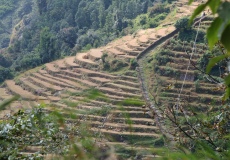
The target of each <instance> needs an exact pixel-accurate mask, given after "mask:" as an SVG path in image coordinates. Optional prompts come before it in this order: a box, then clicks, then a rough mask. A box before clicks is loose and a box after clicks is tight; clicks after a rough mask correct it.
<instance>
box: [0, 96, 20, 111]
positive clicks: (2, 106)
mask: <svg viewBox="0 0 230 160" xmlns="http://www.w3.org/2000/svg"><path fill="white" fill-rule="evenodd" d="M17 99H19V96H13V97H11V98H9V99H6V100H4V101H3V102H1V103H0V111H1V110H4V109H5V108H6V107H7V106H8V105H9V104H10V103H12V102H13V101H15V100H17Z"/></svg>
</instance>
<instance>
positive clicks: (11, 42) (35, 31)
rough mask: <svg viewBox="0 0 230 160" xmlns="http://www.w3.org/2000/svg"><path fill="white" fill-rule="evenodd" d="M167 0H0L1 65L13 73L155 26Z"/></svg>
mask: <svg viewBox="0 0 230 160" xmlns="http://www.w3.org/2000/svg"><path fill="white" fill-rule="evenodd" d="M169 2H170V3H171V1H169ZM168 4H169V3H168V2H164V3H158V2H153V1H151V0H132V1H130V0H129V1H128V0H127V1H121V0H106V1H105V0H99V1H92V0H88V1H87V0H84V1H83V0H77V1H73V0H66V1H60V0H33V1H26V0H19V1H14V0H11V1H3V3H2V4H1V10H0V16H1V18H2V21H1V24H0V25H1V31H0V36H1V40H0V48H2V49H1V59H0V67H1V71H2V70H3V68H2V67H4V68H10V69H11V73H13V74H16V73H18V72H20V71H23V70H26V69H29V68H33V67H36V66H39V65H41V64H44V63H46V62H50V61H52V60H55V59H58V58H60V57H64V56H69V55H74V54H75V53H76V52H78V51H82V50H88V49H90V48H92V47H99V46H101V45H105V44H107V43H108V42H110V41H111V40H113V39H115V38H117V37H120V36H123V35H126V34H128V33H132V32H134V31H135V30H137V29H140V28H143V27H156V26H158V25H159V21H160V20H162V19H164V18H165V17H166V14H167V13H169V12H170V8H169V5H168ZM95 6H97V7H95ZM154 6H155V8H154ZM148 10H149V12H148V13H147V11H148ZM159 13H160V14H159ZM156 14H158V15H157V16H156ZM139 15H140V17H137V16H139ZM136 17H137V18H136ZM46 45H47V46H46ZM2 72H3V71H2ZM9 77H10V76H8V77H3V79H4V78H9ZM1 81H2V80H1Z"/></svg>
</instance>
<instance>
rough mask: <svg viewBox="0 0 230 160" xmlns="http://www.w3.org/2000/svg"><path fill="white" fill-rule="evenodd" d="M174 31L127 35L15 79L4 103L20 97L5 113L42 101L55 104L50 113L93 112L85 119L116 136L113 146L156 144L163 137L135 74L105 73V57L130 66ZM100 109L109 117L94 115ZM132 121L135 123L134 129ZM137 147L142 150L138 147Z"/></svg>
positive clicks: (8, 86)
mask: <svg viewBox="0 0 230 160" xmlns="http://www.w3.org/2000/svg"><path fill="white" fill-rule="evenodd" d="M174 30H175V28H174V27H173V26H167V27H165V28H160V29H149V30H146V31H140V32H139V33H138V34H136V35H135V37H134V36H132V35H128V36H125V37H123V38H121V39H119V40H116V41H114V42H112V43H110V44H109V45H107V46H105V47H102V48H98V49H91V50H90V51H88V52H86V53H77V54H76V56H74V57H67V58H65V59H62V60H58V61H54V62H51V63H48V64H45V66H44V67H40V68H38V69H35V70H33V71H28V72H27V73H25V74H24V75H21V76H20V77H19V78H17V79H15V80H7V81H6V82H5V87H4V88H1V91H2V92H1V95H0V97H1V99H5V98H7V97H10V96H11V95H15V94H18V95H21V99H20V100H19V101H16V102H14V103H12V104H11V106H10V107H9V108H7V109H6V110H5V111H4V112H3V113H4V114H6V113H13V112H16V111H17V110H18V109H21V107H28V108H30V107H33V105H38V104H40V103H45V104H51V105H50V106H49V107H47V109H48V110H54V109H55V110H58V111H60V112H63V113H68V112H69V111H71V112H72V113H73V112H74V113H76V114H78V115H82V116H84V114H86V113H87V112H89V113H87V115H85V116H87V119H88V121H89V122H90V124H91V125H92V127H91V130H93V131H95V132H98V129H100V132H102V133H104V134H105V135H109V136H110V137H112V141H111V142H108V143H109V144H112V145H119V146H123V147H125V148H127V150H130V149H132V146H133V144H132V143H133V141H135V143H137V144H138V143H139V144H141V142H140V141H143V143H148V141H149V140H150V141H153V140H154V139H157V138H159V137H160V133H159V130H158V129H157V127H156V125H155V123H154V121H153V120H152V118H151V117H150V116H149V115H148V114H146V113H147V112H148V110H149V109H148V108H143V107H142V106H143V105H144V104H145V102H144V101H143V100H142V91H141V87H140V82H139V80H138V77H137V76H135V75H136V74H135V73H134V72H135V71H127V72H125V73H123V74H119V75H118V74H111V73H107V72H103V71H100V66H101V61H100V58H101V56H102V55H103V54H104V53H107V54H108V55H109V56H110V57H116V58H117V59H125V60H126V61H127V62H129V61H130V59H132V58H136V56H137V55H138V54H139V53H141V52H142V51H143V50H144V49H145V48H146V47H148V46H150V45H151V44H152V43H154V42H156V41H157V39H158V38H160V37H164V36H166V35H167V34H168V33H171V32H172V31H174ZM87 92H96V93H99V96H98V97H95V98H93V99H87V97H86V96H85V94H84V93H87ZM86 99H87V100H86ZM130 102H131V103H130ZM25 104H26V105H25ZM100 109H103V110H104V112H105V113H106V114H99V115H98V114H96V115H95V113H96V110H100ZM1 118H3V114H2V117H1ZM127 118H128V119H129V120H131V122H132V124H131V126H130V124H129V123H128V122H127ZM138 141H139V142H138ZM135 147H137V148H138V145H137V146H135ZM140 147H141V145H140ZM139 149H140V148H139ZM143 150H145V149H144V148H143Z"/></svg>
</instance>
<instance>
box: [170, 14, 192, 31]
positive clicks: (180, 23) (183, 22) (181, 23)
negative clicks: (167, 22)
mask: <svg viewBox="0 0 230 160" xmlns="http://www.w3.org/2000/svg"><path fill="white" fill-rule="evenodd" d="M188 22H189V18H188V17H184V18H181V19H179V20H177V21H176V23H175V25H174V26H175V27H176V29H179V30H184V29H190V28H191V27H190V26H188Z"/></svg>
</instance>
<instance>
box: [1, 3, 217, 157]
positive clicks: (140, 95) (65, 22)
mask: <svg viewBox="0 0 230 160" xmlns="http://www.w3.org/2000/svg"><path fill="white" fill-rule="evenodd" d="M9 2H11V1H9ZM12 2H14V1H12ZM169 2H170V3H158V4H157V5H155V4H154V2H152V1H148V0H139V1H138V0H132V1H120V0H114V1H113V0H100V1H93V0H87V1H86V0H82V1H81V0H78V1H76V0H75V1H74V0H66V1H60V0H50V1H48V0H47V1H46V0H36V1H33V3H30V5H29V4H28V6H30V7H31V8H32V9H28V10H30V11H28V12H26V13H23V14H22V15H23V17H28V18H29V17H33V18H31V21H29V22H28V24H27V25H25V22H24V20H26V19H27V18H25V19H24V18H22V19H24V20H19V21H18V22H16V21H15V23H16V24H17V25H12V26H14V29H12V31H9V33H8V36H9V35H11V39H10V40H9V44H10V47H9V48H8V49H6V50H3V51H2V55H3V58H1V59H0V60H2V61H1V63H0V64H4V65H5V66H4V65H3V67H11V69H12V70H15V71H21V70H23V69H26V68H30V67H34V69H32V70H28V71H27V72H24V73H23V74H20V75H19V76H17V77H16V78H14V79H13V80H6V81H5V82H4V84H3V85H2V86H1V88H0V102H5V101H6V100H7V99H9V98H11V97H12V96H14V95H20V98H19V99H18V100H16V101H14V102H13V103H11V104H10V105H9V106H7V107H6V108H4V109H3V110H2V111H1V112H0V118H1V119H6V118H7V116H6V115H13V114H15V113H16V112H17V111H18V110H27V109H32V108H33V107H34V106H44V108H43V110H44V111H45V113H56V112H58V113H61V114H62V115H64V118H65V122H66V124H67V128H68V127H70V128H71V127H72V126H74V125H76V126H77V127H78V125H79V124H82V125H83V126H87V129H88V130H89V131H90V132H92V135H93V136H94V137H93V138H94V139H95V143H100V144H103V145H108V146H110V147H111V148H114V153H115V154H116V156H115V158H114V159H128V158H132V159H153V158H155V157H158V156H160V155H157V153H156V150H154V149H157V148H159V147H162V146H163V145H164V141H163V136H162V133H161V132H162V128H161V126H160V123H162V124H163V123H166V122H165V121H164V118H162V117H163V116H161V118H162V119H160V120H159V119H158V118H157V117H155V119H154V114H155V113H154V112H153V110H152V108H151V107H152V105H151V103H152V102H153V101H154V99H152V98H153V97H154V98H155V100H156V102H157V104H159V106H161V109H162V110H164V109H167V107H173V106H174V105H175V104H176V102H177V98H178V95H179V92H178V91H180V88H181V86H182V83H183V82H182V81H183V79H184V75H185V73H186V72H187V71H186V67H187V64H188V61H189V55H188V54H189V53H192V52H193V41H194V37H195V33H197V32H198V29H197V26H194V27H193V28H186V29H181V28H180V27H178V25H175V23H176V20H178V19H181V18H183V17H186V16H187V15H191V13H192V11H193V9H194V8H195V7H197V5H198V4H199V2H197V3H193V5H191V6H187V5H186V4H187V1H186V0H180V1H176V2H172V1H169ZM18 3H21V4H23V5H26V4H27V2H26V1H18ZM12 4H13V3H12ZM15 4H16V3H15ZM153 4H154V5H155V6H153ZM23 5H20V6H23ZM26 6H27V5H26ZM28 6H27V7H28ZM95 6H98V7H95ZM27 7H26V8H27ZM30 7H29V8H30ZM135 7H136V8H135ZM16 8H17V7H16ZM137 8H138V9H137ZM15 10H18V8H17V9H11V10H9V11H8V10H7V11H6V13H5V14H8V15H10V14H12V13H13V11H15ZM8 12H9V13H8ZM17 12H18V11H17ZM0 13H1V12H0ZM18 13H19V12H18ZM34 13H39V15H37V16H36V14H34ZM142 13H146V14H142ZM3 15H4V14H3ZM138 15H139V16H138ZM19 19H20V18H19ZM207 19H208V20H204V21H203V22H202V24H201V30H199V36H198V41H197V44H196V54H195V55H194V57H193V59H192V62H194V63H195V64H197V65H199V67H200V68H201V69H202V70H204V68H205V66H206V65H207V57H208V56H209V55H212V54H214V53H210V52H208V51H207V53H205V56H203V55H202V54H203V52H204V51H206V50H207V47H206V45H205V37H204V31H205V29H206V28H205V27H206V25H207V24H209V23H210V19H211V18H210V19H209V17H208V18H207ZM4 23H5V22H4ZM15 26H16V27H15ZM17 26H19V27H18V29H17ZM140 26H142V27H143V28H144V29H139V30H137V31H135V30H136V29H138V28H139V27H140ZM157 26H158V27H157ZM149 27H151V28H149ZM183 27H184V26H183ZM147 28H148V29H147ZM133 31H135V32H133ZM128 33H132V34H128ZM126 34H127V35H126ZM121 35H125V36H122V37H121V38H119V39H116V40H113V41H112V42H110V41H111V40H112V39H115V38H116V37H119V36H121ZM5 36H7V35H5ZM108 42H110V43H108ZM104 44H107V45H105V46H101V45H104ZM100 46H101V47H100ZM91 47H92V48H91ZM96 47H97V48H96ZM86 49H87V51H84V50H86ZM80 51H81V52H80ZM186 53H188V54H186ZM216 54H217V53H216ZM66 55H69V56H67V57H65V58H62V59H58V58H60V57H62V56H66ZM12 59H13V60H14V62H12ZM56 59H58V60H56ZM8 61H9V62H8ZM3 62H4V63H3ZM8 63H9V64H8ZM6 64H7V65H6ZM41 64H44V65H41ZM37 66H39V67H37ZM218 67H220V66H217V68H214V70H213V71H212V73H213V74H214V75H216V74H219V72H217V70H218V69H219V68H218ZM0 69H1V68H0ZM0 71H1V70H0ZM3 71H4V72H3ZM3 71H2V73H5V74H6V77H7V76H9V72H10V70H6V69H5V68H4V70H3ZM6 71H8V72H6ZM218 71H219V70H218ZM0 80H1V79H0ZM2 80H3V79H2ZM221 94H222V92H221V91H217V92H216V90H215V85H214V84H212V83H211V82H209V81H208V80H207V79H206V77H202V76H200V75H199V73H198V71H197V68H195V67H193V66H191V67H190V69H189V71H188V74H187V76H186V78H185V84H184V89H183V92H181V99H182V100H183V101H182V102H183V104H186V105H187V104H189V107H192V108H194V109H197V108H196V107H202V108H205V107H207V104H209V103H211V104H220V98H219V97H220V95H221ZM151 96H153V97H151ZM149 97H150V98H149ZM197 104H199V106H197ZM157 107H158V106H157ZM74 115H75V116H76V117H77V118H76V117H74ZM78 129H79V128H77V129H76V130H77V133H76V135H74V136H76V137H78V136H79V135H80V134H79V133H78V132H81V130H80V129H79V131H78ZM60 130H61V131H63V132H62V133H64V131H65V130H64V129H63V127H60ZM83 133H84V132H83ZM81 134H82V133H81ZM98 135H99V136H98ZM68 136H69V135H68ZM68 136H67V137H68ZM71 136H72V135H71ZM71 136H70V137H71ZM79 137H80V136H79ZM98 137H99V138H98ZM80 138H81V137H80ZM46 145H47V144H46V143H45V141H44V142H43V141H41V142H39V143H36V144H34V143H32V144H28V146H27V147H28V148H30V149H26V147H24V148H20V150H19V151H17V152H20V154H22V155H27V154H34V153H39V154H44V155H47V154H50V153H52V152H50V151H49V150H46V149H44V148H43V147H44V146H46ZM19 146H20V145H19ZM41 147H42V149H41ZM31 148H35V149H31ZM54 148H55V147H54ZM63 148H64V147H63ZM63 148H60V149H59V150H60V151H59V152H58V153H62V151H64V149H63ZM153 148H154V149H153ZM15 152H16V151H15Z"/></svg>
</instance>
